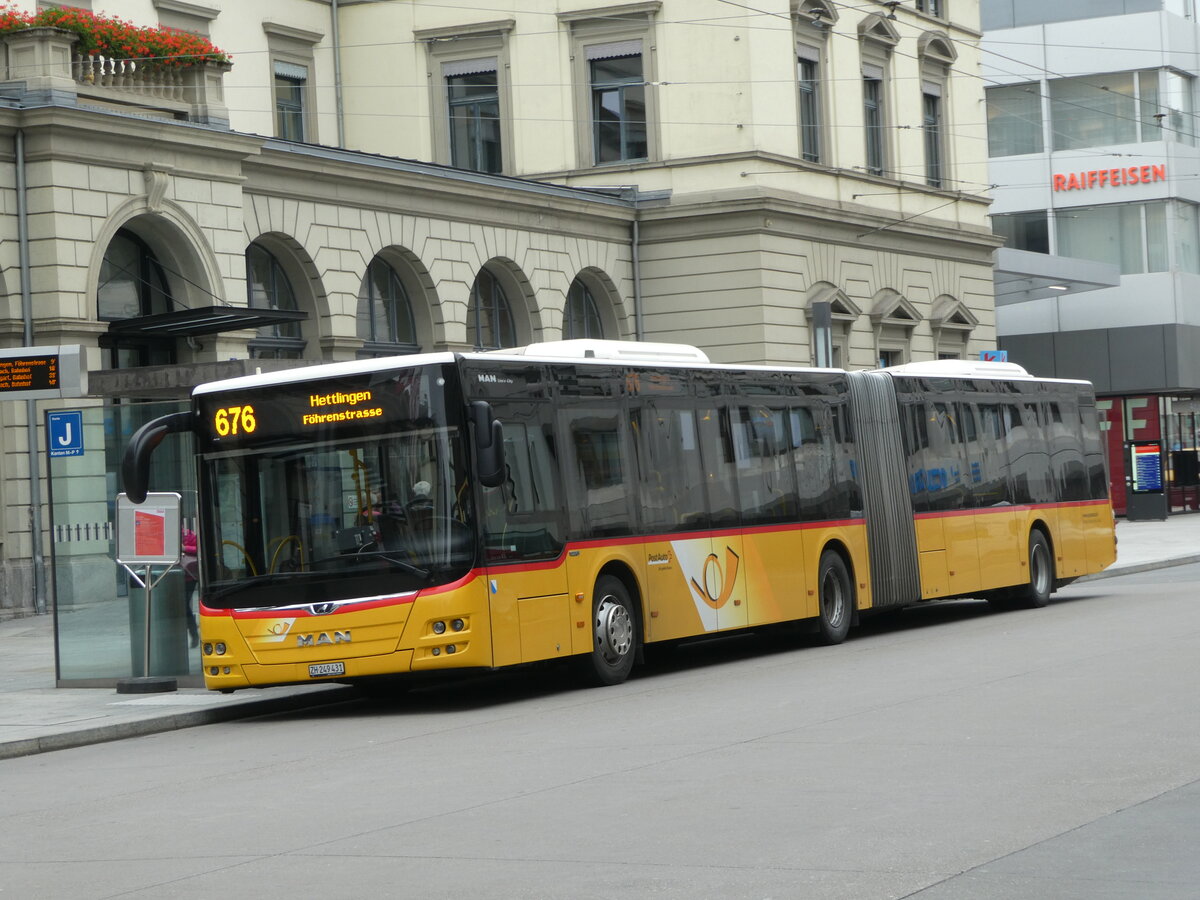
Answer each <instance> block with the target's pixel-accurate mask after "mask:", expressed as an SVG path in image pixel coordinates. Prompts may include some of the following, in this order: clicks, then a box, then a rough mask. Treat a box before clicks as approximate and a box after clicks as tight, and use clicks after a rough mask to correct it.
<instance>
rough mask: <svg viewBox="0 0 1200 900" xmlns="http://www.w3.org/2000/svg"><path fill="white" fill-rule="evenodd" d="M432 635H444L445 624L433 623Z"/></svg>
mask: <svg viewBox="0 0 1200 900" xmlns="http://www.w3.org/2000/svg"><path fill="white" fill-rule="evenodd" d="M433 633H434V634H445V633H446V623H445V622H434V623H433Z"/></svg>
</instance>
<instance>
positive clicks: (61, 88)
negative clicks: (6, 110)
mask: <svg viewBox="0 0 1200 900" xmlns="http://www.w3.org/2000/svg"><path fill="white" fill-rule="evenodd" d="M77 40H78V36H77V35H76V34H74V33H73V32H70V31H64V30H62V29H59V28H27V29H24V30H22V31H14V32H11V33H9V34H6V35H0V44H3V46H4V49H5V53H6V56H7V65H6V66H5V77H4V81H5V82H8V83H9V84H10V85H13V84H22V85H23V90H22V91H21V94H22V96H23V97H24V98H26V99H27V100H30V101H33V102H52V103H60V104H68V105H70V104H72V103H74V104H75V105H88V106H102V107H105V108H109V109H128V110H129V111H130V112H137V113H140V114H151V115H158V116H162V117H164V118H173V119H180V120H185V121H190V122H200V123H205V124H210V125H217V126H222V127H228V125H229V113H228V111H227V110H226V108H225V101H224V93H225V92H224V78H225V73H226V72H228V71H229V69H230V68H231V65H230V64H229V63H214V62H203V63H199V64H197V65H193V66H184V67H178V68H176V67H162V66H148V65H143V64H140V63H139V62H138V61H137V60H132V59H114V58H112V57H105V56H98V55H92V56H84V55H82V54H79V53H76V52H75V50H74V45H75V42H76V41H77Z"/></svg>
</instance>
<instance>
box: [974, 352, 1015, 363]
mask: <svg viewBox="0 0 1200 900" xmlns="http://www.w3.org/2000/svg"><path fill="white" fill-rule="evenodd" d="M979 358H980V360H982V361H983V362H1008V351H1007V350H980V351H979Z"/></svg>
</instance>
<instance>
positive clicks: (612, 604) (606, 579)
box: [580, 575, 638, 686]
mask: <svg viewBox="0 0 1200 900" xmlns="http://www.w3.org/2000/svg"><path fill="white" fill-rule="evenodd" d="M637 623H638V618H637V611H636V610H635V609H634V605H633V601H632V600H631V599H630V597H629V591H628V589H627V588H626V587H625V584H624V583H623V582H622V581H621V579H619V578H615V577H613V576H612V575H602V576H601V577H600V578H599V579H598V580H597V581H596V589H595V593H594V594H593V596H592V652H591V653H589V654H588V655H587V656H586V657H584V658H583V659H582V660H581V661H580V670H581V674H582V675H583V677H584V679H585V680H586V681H588V682H589V683H591V684H595V685H601V686H603V685H611V684H620V683H621V682H622V681H624V680H625V679H626V678H628V677H629V673H630V672H632V671H633V663H634V659H635V658H636V657H637V647H638V624H637Z"/></svg>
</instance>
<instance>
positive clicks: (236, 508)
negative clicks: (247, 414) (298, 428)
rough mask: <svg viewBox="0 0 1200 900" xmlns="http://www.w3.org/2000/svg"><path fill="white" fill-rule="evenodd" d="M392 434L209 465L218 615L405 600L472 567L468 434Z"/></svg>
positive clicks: (285, 448)
mask: <svg viewBox="0 0 1200 900" xmlns="http://www.w3.org/2000/svg"><path fill="white" fill-rule="evenodd" d="M409 424H410V426H411V427H409V428H397V426H395V425H392V426H391V429H395V430H388V431H387V432H386V433H382V434H380V433H376V434H369V435H364V436H359V437H351V438H346V439H343V440H340V441H321V442H315V441H306V442H296V443H288V444H286V445H279V444H276V445H274V446H266V447H262V448H248V449H242V450H232V451H227V452H220V453H210V454H205V455H204V457H203V458H202V462H201V470H202V477H203V479H204V481H205V482H206V484H207V486H208V490H209V492H210V493H209V496H210V497H211V498H212V501H213V502H212V510H211V514H212V518H211V520H210V521H209V522H208V523H206V524H207V527H208V534H207V544H206V545H205V546H208V547H213V548H219V549H218V550H217V551H216V552H211V553H205V558H204V560H203V570H204V571H203V578H204V592H203V596H204V603H205V605H206V606H209V607H213V608H239V609H243V608H253V607H272V606H291V605H303V604H308V603H325V602H338V601H344V600H350V599H355V598H367V597H375V596H380V595H383V594H397V593H402V592H405V591H411V590H416V589H419V588H423V587H428V586H430V585H433V584H441V583H445V582H448V581H452V580H454V579H456V578H458V577H461V576H462V575H463V574H464V573H465V572H466V571H467V570H468V569H469V568H470V567H471V565H472V563H473V562H474V555H475V541H474V536H473V535H474V530H473V527H472V513H471V508H470V491H469V490H468V488H467V485H468V480H467V469H466V453H465V448H464V446H463V442H464V434H463V430H462V429H461V428H458V427H454V428H452V427H447V426H444V425H442V426H435V425H432V424H431V423H429V422H428V421H426V422H424V423H423V424H418V423H417V422H412V423H409Z"/></svg>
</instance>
